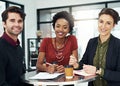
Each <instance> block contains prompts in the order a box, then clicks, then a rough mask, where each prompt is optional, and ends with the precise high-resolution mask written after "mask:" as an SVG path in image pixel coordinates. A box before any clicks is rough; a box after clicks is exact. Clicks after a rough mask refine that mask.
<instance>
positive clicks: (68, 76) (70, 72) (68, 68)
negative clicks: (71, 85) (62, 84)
mask: <svg viewBox="0 0 120 86" xmlns="http://www.w3.org/2000/svg"><path fill="white" fill-rule="evenodd" d="M65 77H66V79H72V78H73V66H72V65H66V66H65Z"/></svg>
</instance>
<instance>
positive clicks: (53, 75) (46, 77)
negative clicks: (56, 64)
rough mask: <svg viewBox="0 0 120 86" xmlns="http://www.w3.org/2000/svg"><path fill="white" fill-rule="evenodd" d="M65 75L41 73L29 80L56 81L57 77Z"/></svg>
mask: <svg viewBox="0 0 120 86" xmlns="http://www.w3.org/2000/svg"><path fill="white" fill-rule="evenodd" d="M62 74H63V73H53V74H50V73H47V72H40V73H38V74H36V75H35V76H33V77H29V79H54V78H56V77H58V76H59V75H62Z"/></svg>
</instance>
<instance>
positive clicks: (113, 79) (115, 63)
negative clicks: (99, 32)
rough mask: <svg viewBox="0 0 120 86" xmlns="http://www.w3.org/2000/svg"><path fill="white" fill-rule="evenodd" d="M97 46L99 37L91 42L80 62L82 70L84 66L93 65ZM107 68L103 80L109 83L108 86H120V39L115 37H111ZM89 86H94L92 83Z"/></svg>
mask: <svg viewBox="0 0 120 86" xmlns="http://www.w3.org/2000/svg"><path fill="white" fill-rule="evenodd" d="M97 44H98V37H96V38H93V39H90V40H89V42H88V45H87V48H86V51H85V53H84V55H83V58H82V59H81V61H80V62H79V65H80V68H81V67H82V65H83V64H89V65H93V59H94V56H95V52H96V48H97ZM105 67H106V68H105V69H104V76H103V78H104V79H105V80H106V81H107V84H108V86H120V39H118V38H116V37H114V36H113V35H111V37H110V41H109V45H108V50H107V54H106V66H105ZM89 86H93V85H92V82H90V83H89Z"/></svg>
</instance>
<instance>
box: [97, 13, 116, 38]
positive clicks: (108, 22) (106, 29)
mask: <svg viewBox="0 0 120 86" xmlns="http://www.w3.org/2000/svg"><path fill="white" fill-rule="evenodd" d="M114 26H115V24H114V19H113V18H112V16H110V15H108V14H102V15H101V16H100V17H99V20H98V31H99V33H100V36H109V35H110V33H111V30H112V29H113V28H114Z"/></svg>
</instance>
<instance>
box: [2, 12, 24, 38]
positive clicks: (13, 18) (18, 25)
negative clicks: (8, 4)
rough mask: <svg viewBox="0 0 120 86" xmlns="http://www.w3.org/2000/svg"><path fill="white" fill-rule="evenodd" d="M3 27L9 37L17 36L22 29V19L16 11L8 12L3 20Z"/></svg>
mask: <svg viewBox="0 0 120 86" xmlns="http://www.w3.org/2000/svg"><path fill="white" fill-rule="evenodd" d="M3 27H4V28H5V32H6V33H7V34H8V35H9V36H10V37H17V36H18V35H19V34H20V33H21V32H22V30H23V19H22V18H21V17H20V15H19V14H18V13H14V12H9V13H8V18H7V20H6V22H3Z"/></svg>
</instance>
